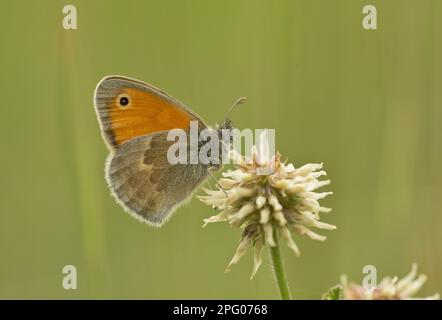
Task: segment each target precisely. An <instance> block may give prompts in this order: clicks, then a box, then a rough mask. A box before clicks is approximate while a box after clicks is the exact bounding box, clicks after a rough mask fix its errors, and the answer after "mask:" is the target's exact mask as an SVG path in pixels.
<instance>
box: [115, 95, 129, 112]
mask: <svg viewBox="0 0 442 320" xmlns="http://www.w3.org/2000/svg"><path fill="white" fill-rule="evenodd" d="M117 102H118V105H119V106H120V107H122V108H127V107H128V106H129V105H130V99H129V96H128V95H127V94H125V93H122V94H120V95H119V96H118V98H117Z"/></svg>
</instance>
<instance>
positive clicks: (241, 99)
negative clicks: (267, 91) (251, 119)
mask: <svg viewBox="0 0 442 320" xmlns="http://www.w3.org/2000/svg"><path fill="white" fill-rule="evenodd" d="M246 102H247V97H239V98H238V100H237V101H236V104H243V103H246Z"/></svg>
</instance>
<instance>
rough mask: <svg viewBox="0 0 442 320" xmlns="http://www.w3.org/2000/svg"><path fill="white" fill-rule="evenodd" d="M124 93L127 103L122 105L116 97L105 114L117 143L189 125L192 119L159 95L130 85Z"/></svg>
mask: <svg viewBox="0 0 442 320" xmlns="http://www.w3.org/2000/svg"><path fill="white" fill-rule="evenodd" d="M123 93H125V94H127V95H128V97H129V99H130V104H129V105H128V106H126V107H122V106H120V105H119V101H118V97H116V98H115V100H114V101H113V103H112V105H111V107H110V109H109V113H108V118H109V120H110V125H111V134H112V136H113V138H114V142H115V144H116V145H117V146H119V145H121V144H122V143H124V142H126V141H128V140H131V139H133V138H136V137H139V136H142V135H146V134H150V133H154V132H158V131H164V130H172V129H176V128H180V129H188V128H189V125H190V121H191V120H192V119H191V118H190V116H189V114H187V112H186V111H185V110H183V109H181V108H180V107H178V106H176V105H173V104H171V103H170V102H169V101H167V100H166V99H164V98H162V97H161V96H158V95H155V94H152V93H149V92H144V91H139V90H136V89H131V88H129V89H125V90H124V91H123Z"/></svg>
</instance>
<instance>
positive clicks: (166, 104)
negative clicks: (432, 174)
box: [94, 76, 241, 226]
mask: <svg viewBox="0 0 442 320" xmlns="http://www.w3.org/2000/svg"><path fill="white" fill-rule="evenodd" d="M238 102H239V103H241V101H239V100H238ZM94 105H95V111H96V113H97V116H98V122H99V124H100V127H101V133H102V136H103V138H104V141H105V143H106V144H107V146H108V148H109V151H110V154H109V156H108V158H107V161H106V167H105V173H106V180H107V182H108V184H109V188H110V189H111V192H112V195H113V196H114V197H115V199H117V201H118V203H120V204H121V205H122V206H123V208H124V209H126V211H127V212H129V213H130V214H131V215H132V216H134V217H135V218H137V219H139V220H141V221H143V222H146V223H148V224H151V225H155V226H161V225H162V224H163V223H164V222H165V221H166V220H167V219H168V218H169V217H170V216H171V214H172V213H173V212H174V210H175V209H176V208H177V207H178V206H179V205H180V204H182V203H183V202H184V201H185V200H186V199H187V198H189V196H190V195H191V194H192V192H193V191H194V190H195V189H196V188H197V187H198V186H199V185H200V184H201V183H202V182H203V181H204V180H205V179H206V178H207V177H208V175H209V173H210V172H209V170H216V169H219V168H220V165H218V164H211V163H209V164H203V163H198V164H174V165H172V164H170V162H169V161H168V159H167V156H166V155H167V150H168V148H169V147H170V146H171V144H173V143H174V142H173V141H168V140H167V135H168V132H169V131H170V130H172V129H177V128H178V129H184V130H189V126H190V122H191V121H198V130H203V129H207V128H208V126H207V125H206V124H205V123H204V122H203V120H202V119H201V118H200V117H199V116H198V115H196V114H195V113H194V112H193V111H191V110H190V109H189V108H187V107H186V106H185V105H184V104H182V103H181V102H179V101H177V100H176V99H174V98H172V97H171V96H169V95H168V94H166V93H165V92H164V91H162V90H160V89H157V88H155V87H153V86H151V85H149V84H147V83H144V82H141V81H138V80H135V79H130V78H127V77H122V76H107V77H104V78H103V79H102V80H101V81H100V82H99V83H98V85H97V88H96V90H95V95H94ZM231 128H232V125H231V122H230V120H228V119H227V118H226V120H225V121H224V122H223V123H222V124H221V125H219V126H217V128H216V130H218V132H217V134H218V133H220V131H221V130H222V129H231Z"/></svg>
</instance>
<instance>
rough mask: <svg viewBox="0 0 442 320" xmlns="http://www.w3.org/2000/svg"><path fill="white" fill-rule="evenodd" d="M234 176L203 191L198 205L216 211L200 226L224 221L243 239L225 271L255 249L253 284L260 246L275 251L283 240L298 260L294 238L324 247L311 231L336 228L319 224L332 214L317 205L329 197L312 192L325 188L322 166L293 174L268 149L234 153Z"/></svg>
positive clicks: (225, 175) (290, 166)
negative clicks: (251, 249)
mask: <svg viewBox="0 0 442 320" xmlns="http://www.w3.org/2000/svg"><path fill="white" fill-rule="evenodd" d="M231 157H232V158H233V159H234V160H235V161H234V163H235V170H230V171H228V172H225V173H223V178H221V179H220V180H219V181H218V187H217V188H216V189H215V190H211V189H205V193H206V195H203V196H200V197H199V198H200V200H201V201H203V202H204V203H206V204H208V205H211V206H212V207H213V208H215V209H216V210H218V211H219V213H218V214H217V215H214V216H212V217H210V218H207V219H205V220H204V222H205V224H204V226H206V225H207V224H209V223H213V222H220V221H226V222H228V223H229V224H230V225H231V226H234V227H239V228H241V229H242V230H243V231H242V237H241V240H240V243H239V245H238V248H237V249H236V252H235V254H234V256H233V258H232V259H231V261H230V263H229V264H228V266H227V269H226V271H229V269H230V267H231V266H232V265H233V264H235V263H237V262H238V261H239V260H240V259H241V257H242V256H243V255H244V253H245V252H246V251H247V249H248V248H250V247H253V248H254V268H253V272H252V276H251V278H253V276H254V275H255V274H256V272H257V271H258V269H259V267H260V265H261V263H262V259H261V254H262V250H263V247H264V246H271V247H273V246H275V245H276V244H277V242H278V241H279V239H280V238H281V239H283V240H284V241H285V242H286V243H287V246H288V247H289V248H290V249H291V250H292V251H293V252H294V253H295V254H296V255H297V256H298V255H299V254H300V251H299V249H298V246H297V245H296V243H295V242H294V240H293V238H292V235H293V234H298V235H302V236H307V237H309V238H311V239H313V240H319V241H324V240H325V239H326V237H325V236H323V235H320V234H317V233H316V232H314V231H313V230H312V228H317V229H326V230H333V229H336V227H335V226H334V225H331V224H327V223H324V222H321V221H320V217H319V215H320V214H321V213H328V212H330V211H331V209H329V208H326V207H323V206H321V205H320V204H319V200H320V199H323V198H325V197H326V196H328V195H329V194H332V192H322V193H318V192H316V190H317V189H319V188H320V187H323V186H325V185H328V184H329V183H330V181H329V180H322V181H320V180H319V178H320V177H322V176H325V175H326V172H325V171H323V170H321V169H322V164H313V163H311V164H306V165H304V166H301V167H299V168H295V167H294V166H293V164H286V163H284V162H282V161H281V155H280V154H279V153H278V154H276V155H275V156H273V157H271V158H269V157H268V150H266V148H262V147H260V148H256V147H254V148H253V150H252V154H251V156H250V157H248V158H247V157H245V156H240V155H238V154H237V153H235V152H232V154H231Z"/></svg>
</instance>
